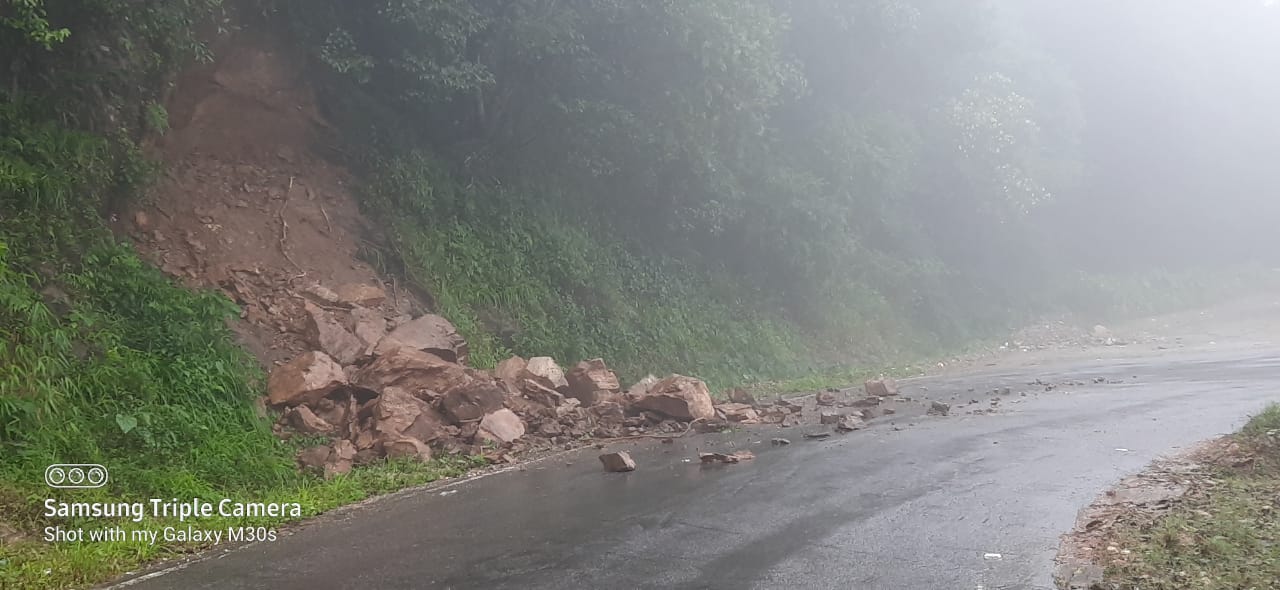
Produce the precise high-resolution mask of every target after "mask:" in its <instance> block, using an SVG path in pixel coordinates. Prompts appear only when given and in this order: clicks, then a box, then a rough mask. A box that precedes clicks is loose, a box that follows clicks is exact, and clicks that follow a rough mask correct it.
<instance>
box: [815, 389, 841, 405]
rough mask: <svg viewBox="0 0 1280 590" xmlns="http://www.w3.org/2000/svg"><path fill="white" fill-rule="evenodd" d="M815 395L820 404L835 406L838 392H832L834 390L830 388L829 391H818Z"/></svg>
mask: <svg viewBox="0 0 1280 590" xmlns="http://www.w3.org/2000/svg"><path fill="white" fill-rule="evenodd" d="M814 397H815V398H816V399H817V401H818V405H820V406H834V405H836V394H835V392H832V391H829V390H828V391H819V392H818V394H817V395H816V396H814Z"/></svg>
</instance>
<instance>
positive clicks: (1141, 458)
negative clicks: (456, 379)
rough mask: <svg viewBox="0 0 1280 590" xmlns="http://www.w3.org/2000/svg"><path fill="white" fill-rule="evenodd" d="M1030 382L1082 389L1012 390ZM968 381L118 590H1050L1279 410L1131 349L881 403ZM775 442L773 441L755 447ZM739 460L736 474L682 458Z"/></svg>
mask: <svg viewBox="0 0 1280 590" xmlns="http://www.w3.org/2000/svg"><path fill="white" fill-rule="evenodd" d="M1097 377H1106V378H1108V379H1109V380H1123V381H1124V382H1123V383H1107V384H1100V385H1095V384H1093V380H1094V378H1097ZM1036 379H1041V380H1044V381H1046V382H1062V381H1071V380H1079V381H1084V382H1087V383H1090V384H1089V385H1085V386H1078V387H1063V388H1061V389H1059V390H1056V391H1054V392H1049V393H1043V392H1041V393H1035V394H1031V395H1028V396H1026V397H1020V396H1019V395H1018V392H1019V391H1023V390H1027V391H1030V390H1033V389H1039V388H1033V387H1029V386H1028V385H1027V384H1028V382H1030V381H1034V380H1036ZM971 387H972V388H974V389H975V390H976V391H978V392H982V391H990V390H992V389H993V388H997V387H1010V388H1012V389H1013V391H1014V394H1013V396H1012V397H1010V398H1006V399H1005V401H1004V403H1002V404H1001V405H1000V408H1001V411H1000V413H997V414H995V415H984V416H972V415H961V414H960V412H962V411H964V410H965V409H967V407H965V406H956V410H958V411H957V412H953V415H952V416H950V417H941V418H899V419H898V420H897V422H898V425H897V426H899V427H901V430H895V429H894V427H893V426H891V425H890V424H888V423H884V424H877V425H875V426H873V427H871V428H868V429H866V430H863V431H859V432H855V433H852V434H849V435H845V436H835V437H832V438H830V439H827V440H823V441H807V440H802V437H801V434H802V433H801V432H797V431H794V430H792V431H790V432H789V433H787V434H781V435H780V434H779V431H778V430H776V429H761V430H757V431H753V432H746V433H737V434H734V435H712V436H703V437H690V438H687V439H682V440H680V441H677V442H676V443H675V444H668V445H661V444H656V443H655V444H650V443H645V444H641V445H635V448H633V449H631V450H632V452H633V456H635V458H636V460H637V462H638V463H639V464H640V468H639V470H637V471H635V472H633V473H629V474H606V473H603V472H602V471H601V469H600V465H599V463H598V461H597V460H596V458H595V455H596V453H598V452H599V451H596V450H595V449H587V450H585V451H583V452H580V453H577V454H573V455H569V456H560V457H556V458H551V459H547V460H544V461H542V462H539V463H534V464H531V465H528V466H527V467H526V469H525V470H522V471H509V472H506V473H500V474H496V475H492V476H487V477H482V478H479V479H475V480H472V481H466V482H462V483H458V484H454V485H451V486H448V487H444V488H434V489H428V490H419V491H416V492H409V493H402V494H397V495H394V496H392V497H389V498H385V499H382V500H379V501H376V502H373V503H371V504H369V505H366V506H363V507H359V508H355V509H352V510H347V511H342V512H340V513H339V514H338V515H335V516H330V517H326V518H323V519H320V520H319V521H317V522H315V523H312V524H310V525H307V526H305V527H302V528H300V529H298V530H296V531H295V532H294V533H293V534H291V535H288V536H286V537H283V538H281V539H280V540H278V541H276V542H274V543H263V544H258V545H254V546H251V547H248V548H244V549H241V550H237V551H231V552H226V553H216V554H213V555H212V556H210V557H207V558H204V559H202V560H199V561H196V562H193V563H190V564H187V565H185V566H181V567H179V568H171V569H170V570H168V571H163V572H158V573H153V574H151V575H149V576H147V577H144V578H142V579H136V580H134V581H132V582H125V583H123V584H122V587H128V588H130V589H131V590H151V589H162V588H182V589H191V590H195V589H215V588H216V589H219V590H226V589H259V588H262V589H267V588H270V589H275V590H313V589H329V588H333V589H348V588H349V589H361V590H372V589H378V590H408V589H419V588H513V589H514V588H521V589H525V588H547V589H556V590H559V589H565V588H614V589H618V590H622V589H632V588H734V589H739V588H788V589H789V588H841V589H847V588H858V589H864V588H865V589H890V590H896V589H903V590H921V589H934V588H937V589H946V590H955V589H985V590H994V589H998V588H1017V589H1040V588H1044V589H1047V588H1052V587H1053V583H1052V580H1051V574H1052V571H1053V563H1052V561H1053V557H1054V554H1055V552H1056V549H1057V545H1058V541H1059V535H1060V534H1061V533H1063V532H1064V531H1066V530H1068V529H1070V528H1071V526H1072V525H1073V522H1074V520H1075V517H1076V513H1077V511H1078V510H1079V509H1080V508H1081V507H1083V506H1084V505H1086V504H1088V503H1089V502H1091V501H1092V500H1093V498H1094V497H1095V496H1096V495H1097V494H1098V493H1099V492H1100V491H1101V490H1103V489H1105V488H1106V487H1108V486H1110V485H1111V484H1112V483H1114V482H1115V481H1116V480H1118V479H1120V478H1121V477H1123V476H1125V475H1127V474H1130V473H1133V472H1136V471H1138V470H1140V469H1142V468H1143V467H1144V466H1145V465H1146V464H1147V463H1148V462H1150V461H1151V460H1152V459H1154V458H1156V457H1158V456H1160V455H1162V454H1167V453H1170V452H1176V451H1177V450H1178V449H1180V448H1184V447H1186V446H1189V445H1191V444H1193V443H1195V442H1197V441H1201V440H1204V439H1208V438H1211V437H1213V436H1215V435H1218V434H1224V433H1227V432H1229V431H1231V430H1233V429H1235V428H1237V427H1238V426H1239V425H1240V424H1241V423H1242V422H1243V421H1244V419H1245V417H1246V416H1247V415H1248V414H1250V413H1252V412H1256V411H1258V410H1260V409H1261V408H1263V407H1264V406H1265V405H1266V403H1267V402H1269V401H1276V400H1280V353H1278V352H1277V350H1276V349H1274V348H1272V347H1270V346H1269V345H1255V346H1252V347H1238V348H1235V349H1233V350H1217V351H1214V350H1201V351H1195V352H1180V353H1149V356H1147V357H1145V358H1136V359H1134V358H1131V359H1115V358H1113V359H1110V360H1106V361H1100V360H1077V361H1068V362H1065V363H1060V364H1058V365H1056V366H1042V367H1020V368H1016V369H1004V370H988V371H985V372H977V373H970V374H966V375H959V376H951V377H934V378H923V379H917V380H912V381H910V382H907V383H906V384H905V386H904V388H903V389H904V395H910V396H913V397H918V398H929V397H930V396H933V397H935V398H937V399H943V400H947V401H950V400H951V398H952V397H953V396H957V395H958V396H961V401H963V402H967V401H968V399H967V398H969V397H972V396H973V394H971V393H969V392H968V390H969V388H971ZM988 398H989V396H983V397H979V399H982V400H984V402H985V400H986V399H988ZM973 407H986V403H983V404H982V405H981V406H973ZM908 422H910V423H913V425H908ZM775 436H788V437H789V438H790V439H791V440H792V441H793V443H792V444H791V445H787V446H778V447H774V446H771V445H770V444H769V442H768V441H769V439H770V438H772V437H775ZM743 446H745V447H747V448H750V449H751V450H753V451H754V452H755V453H756V455H757V458H756V460H755V461H750V462H746V463H742V464H738V465H730V466H717V467H705V468H704V467H702V466H701V465H699V464H697V462H696V460H695V461H694V462H687V461H686V460H687V459H688V458H689V457H696V453H697V451H698V450H699V448H714V449H725V448H729V447H738V448H741V447H743ZM623 448H625V447H623ZM455 490H456V492H455ZM996 554H998V556H997V555H996Z"/></svg>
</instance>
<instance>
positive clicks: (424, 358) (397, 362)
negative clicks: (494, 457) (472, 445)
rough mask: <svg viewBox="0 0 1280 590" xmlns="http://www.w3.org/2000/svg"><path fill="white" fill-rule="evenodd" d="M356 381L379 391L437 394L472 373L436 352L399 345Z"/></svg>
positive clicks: (452, 386)
mask: <svg viewBox="0 0 1280 590" xmlns="http://www.w3.org/2000/svg"><path fill="white" fill-rule="evenodd" d="M353 381H354V383H355V384H356V385H358V386H360V387H363V388H366V389H369V390H372V391H375V392H376V391H382V390H384V389H386V388H388V387H399V388H402V389H404V390H405V391H408V392H410V393H412V394H413V395H415V396H417V397H433V396H436V395H438V394H439V393H440V392H443V391H448V390H450V389H453V388H455V387H457V386H459V385H462V384H463V383H467V382H468V381H470V377H469V376H468V375H467V373H466V370H464V369H463V368H462V367H461V366H459V365H458V364H456V363H452V362H449V361H447V360H445V359H442V358H440V357H438V356H436V355H434V354H431V353H428V352H422V351H420V350H414V349H411V348H396V349H395V350H392V351H390V352H387V353H386V354H383V355H381V356H379V357H377V358H376V359H375V360H374V361H373V362H372V363H369V365H368V366H366V367H365V368H363V369H360V370H359V371H357V372H356V374H355V379H354V380H353ZM477 417H479V416H477Z"/></svg>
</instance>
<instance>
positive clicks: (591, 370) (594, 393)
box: [566, 359, 622, 406]
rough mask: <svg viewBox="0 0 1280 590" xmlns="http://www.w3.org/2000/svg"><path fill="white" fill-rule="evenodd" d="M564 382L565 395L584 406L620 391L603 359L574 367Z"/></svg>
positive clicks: (620, 387)
mask: <svg viewBox="0 0 1280 590" xmlns="http://www.w3.org/2000/svg"><path fill="white" fill-rule="evenodd" d="M566 380H567V381H568V383H569V392H568V394H567V395H569V396H570V397H573V398H576V399H578V400H579V401H581V402H582V405H584V406H591V405H593V404H595V403H596V402H597V401H599V400H600V398H601V397H604V396H605V395H607V394H611V393H617V392H618V391H620V390H621V389H622V385H620V384H619V383H618V376H617V375H616V374H615V373H614V372H613V371H611V370H609V367H607V366H605V364H604V359H590V360H585V361H582V362H580V363H578V364H577V365H574V367H573V369H571V370H570V371H569V374H568V375H567V376H566Z"/></svg>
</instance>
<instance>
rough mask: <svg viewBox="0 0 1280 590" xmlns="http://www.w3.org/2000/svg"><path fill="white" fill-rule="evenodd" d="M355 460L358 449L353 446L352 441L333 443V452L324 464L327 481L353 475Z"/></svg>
mask: <svg viewBox="0 0 1280 590" xmlns="http://www.w3.org/2000/svg"><path fill="white" fill-rule="evenodd" d="M355 459H356V447H355V445H353V444H351V441H349V440H340V441H338V442H336V443H333V450H332V451H330V452H329V457H328V459H327V460H326V461H325V463H324V477H325V479H330V478H333V477H336V476H339V475H346V474H348V473H351V468H352V467H353V466H354V464H355Z"/></svg>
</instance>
